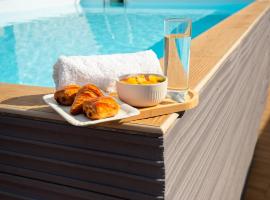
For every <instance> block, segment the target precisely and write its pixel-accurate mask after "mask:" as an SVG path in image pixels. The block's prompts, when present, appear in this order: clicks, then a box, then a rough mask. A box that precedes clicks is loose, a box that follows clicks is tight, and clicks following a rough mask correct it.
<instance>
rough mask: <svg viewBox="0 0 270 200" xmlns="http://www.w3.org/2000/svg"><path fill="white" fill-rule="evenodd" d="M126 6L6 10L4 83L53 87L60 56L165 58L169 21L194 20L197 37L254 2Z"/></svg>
mask: <svg viewBox="0 0 270 200" xmlns="http://www.w3.org/2000/svg"><path fill="white" fill-rule="evenodd" d="M10 1H11V2H12V0H10ZM28 1H29V0H28ZM198 1H199V0H198ZM1 2H4V3H5V2H7V0H3V1H0V8H1ZM13 2H16V1H15V0H13ZM33 2H34V1H33ZM36 2H37V1H36ZM41 2H42V3H45V2H46V4H48V2H53V1H50V0H47V1H45V0H41ZM62 2H64V1H62ZM65 2H70V1H68V0H67V1H65ZM125 2H126V4H122V3H115V2H114V3H112V2H110V1H108V0H107V1H98V0H95V1H93V0H92V1H90V0H81V1H72V2H71V3H70V4H67V3H63V5H60V4H57V5H54V3H51V4H50V5H48V6H44V7H38V8H35V6H34V5H33V6H32V8H31V9H29V8H27V9H25V10H24V9H20V10H19V11H17V12H16V10H15V11H13V10H12V9H10V10H8V9H5V12H3V11H4V9H3V11H1V12H0V82H8V83H18V84H28V85H39V86H54V83H53V80H52V66H53V64H54V63H55V61H56V60H57V58H58V57H59V56H60V55H94V54H111V53H123V52H136V51H140V50H145V49H153V50H154V51H155V52H156V53H157V55H158V56H159V57H162V55H163V52H162V50H163V42H162V41H163V40H162V38H163V20H164V19H165V18H168V17H189V18H191V19H192V20H193V33H192V36H193V37H196V36H197V35H199V34H201V33H202V32H204V31H206V30H207V29H209V28H210V27H212V26H213V25H215V24H217V23H218V22H220V21H221V20H223V19H225V18H226V17H228V16H230V15H232V14H233V13H235V12H236V11H238V10H240V9H242V8H243V7H245V6H246V5H248V4H249V3H250V2H251V1H249V0H239V1H231V3H230V1H226V3H222V1H220V0H217V1H215V2H216V3H208V4H207V3H205V2H204V1H200V2H195V3H187V2H185V1H176V0H171V1H166V3H162V2H165V1H155V3H152V2H153V1H152V2H151V1H142V0H137V1H136V0H132V1H128V0H126V1H125ZM228 2H229V3H228ZM40 4H41V3H40V2H39V6H40ZM9 5H10V4H9ZM6 7H8V6H7V4H6ZM2 8H3V6H2ZM7 10H8V11H7ZM12 12H13V13H12Z"/></svg>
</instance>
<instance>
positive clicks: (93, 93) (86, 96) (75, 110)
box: [70, 84, 103, 115]
mask: <svg viewBox="0 0 270 200" xmlns="http://www.w3.org/2000/svg"><path fill="white" fill-rule="evenodd" d="M101 96H103V94H102V92H101V90H100V89H99V88H98V87H97V86H95V85H92V84H87V85H85V86H83V87H82V88H81V89H80V90H79V91H78V93H77V95H76V97H75V100H74V102H73V104H72V106H71V108H70V113H71V114H72V115H77V114H80V113H82V106H83V102H85V101H87V100H92V99H95V98H97V97H101Z"/></svg>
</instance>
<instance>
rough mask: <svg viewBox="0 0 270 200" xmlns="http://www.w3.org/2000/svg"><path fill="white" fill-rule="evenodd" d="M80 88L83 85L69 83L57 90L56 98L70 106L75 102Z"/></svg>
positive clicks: (62, 103)
mask: <svg viewBox="0 0 270 200" xmlns="http://www.w3.org/2000/svg"><path fill="white" fill-rule="evenodd" d="M80 88H81V87H80V86H79V85H75V84H73V85H67V86H65V87H64V88H63V89H60V90H57V91H56V92H55V93H54V99H55V100H56V101H57V103H59V104H61V105H64V106H70V105H71V104H72V103H73V102H74V99H75V97H76V94H77V93H78V91H79V89H80Z"/></svg>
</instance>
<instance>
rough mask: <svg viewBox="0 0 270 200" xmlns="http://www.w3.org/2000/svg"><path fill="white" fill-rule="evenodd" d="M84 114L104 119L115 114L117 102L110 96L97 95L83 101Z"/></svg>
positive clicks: (117, 106)
mask: <svg viewBox="0 0 270 200" xmlns="http://www.w3.org/2000/svg"><path fill="white" fill-rule="evenodd" d="M83 111H84V113H85V115H86V116H87V117H88V118H90V119H92V120H96V119H104V118H107V117H113V116H115V115H116V114H117V113H118V111H119V105H118V103H117V102H116V101H115V100H114V99H113V98H112V97H105V96H103V97H99V98H96V99H93V100H90V101H85V102H84V103H83Z"/></svg>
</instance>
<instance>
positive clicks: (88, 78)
mask: <svg viewBox="0 0 270 200" xmlns="http://www.w3.org/2000/svg"><path fill="white" fill-rule="evenodd" d="M133 73H155V74H162V70H161V67H160V63H159V60H158V58H157V56H156V54H155V53H154V52H153V51H152V50H147V51H141V52H137V53H126V54H112V55H95V56H61V57H60V58H59V59H58V61H57V62H56V64H55V65H54V70H53V79H54V82H55V86H56V89H59V88H61V87H63V86H65V85H68V84H72V83H76V84H79V85H84V84H86V83H93V84H95V85H97V86H98V87H100V88H101V89H102V90H104V91H106V92H115V81H116V80H117V78H118V77H119V76H122V75H125V74H133Z"/></svg>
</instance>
